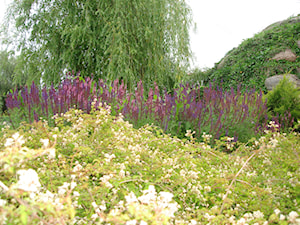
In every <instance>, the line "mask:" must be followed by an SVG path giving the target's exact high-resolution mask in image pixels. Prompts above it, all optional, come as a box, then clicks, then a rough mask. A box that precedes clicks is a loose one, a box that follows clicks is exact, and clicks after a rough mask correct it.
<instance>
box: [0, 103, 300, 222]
mask: <svg viewBox="0 0 300 225" xmlns="http://www.w3.org/2000/svg"><path fill="white" fill-rule="evenodd" d="M269 128H270V129H269V130H267V131H266V135H265V136H263V137H262V138H260V139H259V140H251V141H249V143H248V144H247V145H241V146H239V147H238V149H236V151H235V152H234V154H226V153H224V152H222V151H220V150H219V149H220V148H224V147H226V148H228V149H230V148H233V147H234V146H232V145H234V143H233V142H232V140H231V139H228V138H227V139H223V140H220V141H219V142H218V145H217V146H216V147H215V148H211V147H210V146H209V145H208V144H207V143H209V138H210V136H209V135H204V142H201V143H198V142H195V141H194V137H193V133H191V132H187V134H186V139H182V140H180V139H177V138H171V137H170V136H169V135H166V134H164V133H163V132H162V131H161V130H160V129H158V128H155V127H153V126H144V127H142V128H140V129H134V128H133V127H132V125H131V124H129V123H128V122H125V121H124V120H123V118H122V116H121V115H120V116H118V117H113V116H111V114H110V110H109V108H108V107H102V108H100V110H97V111H93V110H92V111H91V113H90V114H85V113H83V112H82V111H80V110H75V109H73V110H70V111H68V112H66V113H65V114H62V115H61V116H60V117H57V118H55V126H54V127H52V126H51V127H49V126H48V125H47V122H41V121H39V122H34V123H33V124H30V125H27V124H23V125H22V126H20V127H19V128H18V129H17V130H13V129H9V127H4V128H3V129H2V131H1V133H0V134H1V135H0V140H1V141H0V143H1V144H0V166H1V170H0V177H1V180H0V181H1V182H0V187H1V188H2V190H1V192H0V224H38V223H39V222H40V223H43V224H208V223H210V224H245V223H248V224H267V223H266V221H268V222H269V223H268V224H299V222H300V221H299V214H300V212H299V204H300V197H299V196H300V182H299V181H300V169H299V168H300V167H299V164H300V158H299V155H300V147H299V146H300V138H299V134H296V133H291V134H279V133H278V132H276V125H275V124H270V127H269Z"/></svg>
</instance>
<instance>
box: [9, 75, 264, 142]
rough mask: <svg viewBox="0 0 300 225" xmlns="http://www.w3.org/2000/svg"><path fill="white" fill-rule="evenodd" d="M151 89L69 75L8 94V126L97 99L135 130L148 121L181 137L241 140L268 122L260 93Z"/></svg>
mask: <svg viewBox="0 0 300 225" xmlns="http://www.w3.org/2000/svg"><path fill="white" fill-rule="evenodd" d="M154 86H155V87H154V89H152V88H150V90H149V92H148V94H147V95H146V93H145V92H144V87H143V83H142V82H141V81H140V82H139V83H138V85H137V88H136V90H135V91H134V92H129V90H128V89H127V87H126V85H125V84H124V83H123V81H121V82H119V81H118V80H115V81H114V82H112V84H111V85H107V84H106V83H105V82H104V81H103V80H99V81H98V82H96V81H95V80H93V79H90V78H87V79H86V80H84V79H83V78H81V77H74V78H69V79H66V80H64V81H63V82H62V83H61V84H60V85H59V86H58V88H57V89H55V88H54V86H53V85H52V86H51V87H50V88H49V89H48V88H47V87H44V88H43V89H42V90H40V89H39V88H38V87H37V86H36V85H35V84H34V83H32V85H31V87H27V86H26V87H24V88H23V89H21V90H14V91H12V92H11V93H9V95H8V96H7V107H8V113H9V115H10V118H11V121H12V125H13V126H16V125H18V124H19V123H20V122H21V121H27V122H29V123H31V122H33V121H34V120H35V121H38V120H40V118H41V117H42V118H44V119H46V120H47V121H49V123H50V124H51V120H52V117H53V116H54V115H60V114H61V113H65V112H66V111H68V110H69V109H70V108H73V107H75V108H77V109H81V110H83V111H84V112H86V113H90V110H91V105H92V102H93V101H95V100H97V102H98V103H97V104H96V107H98V104H99V102H101V104H108V105H110V106H111V110H112V112H113V114H114V115H118V114H119V113H121V114H122V115H124V117H125V119H126V120H128V121H130V122H131V123H133V124H134V126H135V127H141V126H143V125H145V124H147V123H149V124H154V125H157V126H160V127H161V129H163V130H164V132H166V133H171V134H172V135H173V136H177V137H180V138H182V137H184V135H185V133H186V130H193V131H195V132H196V137H197V138H201V136H202V133H204V132H205V133H209V134H210V135H212V136H213V139H218V138H220V137H224V136H232V137H235V140H237V139H239V141H243V142H246V141H248V140H249V139H250V138H251V137H255V136H256V135H257V134H259V133H261V132H262V131H263V130H264V129H265V126H266V123H267V121H268V118H267V117H266V116H267V107H266V102H265V101H263V99H262V97H263V95H262V93H261V92H260V93H257V92H255V91H254V90H249V91H247V92H244V93H241V91H240V90H239V89H237V90H236V91H235V90H234V89H231V90H230V91H224V90H223V89H222V87H221V86H217V85H213V84H210V85H209V86H208V87H201V86H194V87H191V86H189V85H180V87H179V88H177V89H175V90H174V92H173V93H167V92H166V91H165V92H163V91H162V90H159V88H158V86H157V85H156V83H155V84H154ZM161 93H162V94H161Z"/></svg>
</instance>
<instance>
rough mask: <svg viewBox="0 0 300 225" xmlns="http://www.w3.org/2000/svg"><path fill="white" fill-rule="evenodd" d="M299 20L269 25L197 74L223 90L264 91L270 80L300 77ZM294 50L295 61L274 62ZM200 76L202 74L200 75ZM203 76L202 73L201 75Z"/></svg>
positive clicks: (298, 17) (299, 17) (294, 19)
mask: <svg viewBox="0 0 300 225" xmlns="http://www.w3.org/2000/svg"><path fill="white" fill-rule="evenodd" d="M299 41H300V16H297V17H292V18H289V19H287V20H284V21H280V22H277V23H275V24H272V25H270V26H269V27H267V28H266V29H264V30H263V31H262V32H260V33H258V34H256V35H255V36H254V37H252V38H249V39H247V40H244V41H243V42H242V43H241V44H240V45H239V46H238V47H237V48H234V49H232V50H231V51H229V52H228V53H227V54H226V55H225V56H224V58H223V59H222V60H221V61H220V62H218V63H216V64H215V66H214V67H213V68H211V69H210V70H208V71H207V72H205V73H204V74H200V76H199V74H198V75H196V74H194V79H195V78H196V77H198V78H202V79H203V80H204V81H206V82H208V81H213V80H215V81H216V82H218V83H219V82H221V81H223V85H224V87H236V86H237V85H238V84H239V83H241V85H242V87H243V88H245V87H255V88H256V89H258V88H262V89H263V90H266V89H265V86H264V81H265V79H266V78H267V77H269V76H273V75H278V74H285V73H291V74H295V75H297V76H298V77H299V76H300V58H299V55H300V42H299ZM285 50H291V51H292V52H293V53H294V54H295V55H296V57H295V58H296V59H295V60H294V61H293V62H292V61H288V60H275V59H272V58H273V57H274V56H275V55H276V54H278V53H280V52H282V51H285ZM198 73H199V71H198ZM200 73H201V72H200Z"/></svg>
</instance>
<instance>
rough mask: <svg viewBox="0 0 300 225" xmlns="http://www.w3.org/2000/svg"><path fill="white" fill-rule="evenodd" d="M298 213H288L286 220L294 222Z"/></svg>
mask: <svg viewBox="0 0 300 225" xmlns="http://www.w3.org/2000/svg"><path fill="white" fill-rule="evenodd" d="M298 216H299V215H298V213H296V212H295V211H292V212H290V213H289V215H288V220H289V221H290V222H292V223H296V220H297V217H298Z"/></svg>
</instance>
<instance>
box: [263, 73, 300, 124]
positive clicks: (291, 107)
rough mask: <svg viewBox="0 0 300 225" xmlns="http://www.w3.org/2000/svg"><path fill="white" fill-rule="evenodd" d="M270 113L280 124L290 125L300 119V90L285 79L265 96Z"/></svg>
mask: <svg viewBox="0 0 300 225" xmlns="http://www.w3.org/2000/svg"><path fill="white" fill-rule="evenodd" d="M265 98H266V99H267V106H268V110H269V113H270V114H271V115H273V116H277V117H278V118H279V119H280V120H281V123H280V124H283V125H284V124H286V125H290V124H291V123H293V121H294V120H295V121H297V120H299V119H300V90H299V89H298V88H297V87H295V84H294V83H292V82H291V81H289V79H288V78H287V77H284V78H283V79H282V80H281V81H280V82H279V83H278V85H277V86H276V87H275V88H274V89H273V90H272V91H270V92H268V94H267V95H266V96H265Z"/></svg>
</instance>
